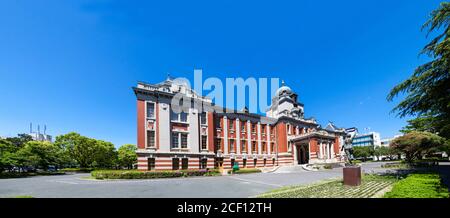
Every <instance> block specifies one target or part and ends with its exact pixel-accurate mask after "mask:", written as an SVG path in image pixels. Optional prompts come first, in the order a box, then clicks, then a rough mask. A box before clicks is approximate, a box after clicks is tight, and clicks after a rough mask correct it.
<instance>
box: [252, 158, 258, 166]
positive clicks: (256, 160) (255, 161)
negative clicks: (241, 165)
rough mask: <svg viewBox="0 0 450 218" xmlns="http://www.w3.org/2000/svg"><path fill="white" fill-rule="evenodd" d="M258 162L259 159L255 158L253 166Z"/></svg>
mask: <svg viewBox="0 0 450 218" xmlns="http://www.w3.org/2000/svg"><path fill="white" fill-rule="evenodd" d="M257 162H258V159H253V166H254V167H256V164H257Z"/></svg>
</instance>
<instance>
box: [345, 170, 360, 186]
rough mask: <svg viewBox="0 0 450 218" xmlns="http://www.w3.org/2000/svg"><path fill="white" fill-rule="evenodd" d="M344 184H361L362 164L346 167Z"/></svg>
mask: <svg viewBox="0 0 450 218" xmlns="http://www.w3.org/2000/svg"><path fill="white" fill-rule="evenodd" d="M344 185H349V186H358V185H361V167H360V166H347V167H344Z"/></svg>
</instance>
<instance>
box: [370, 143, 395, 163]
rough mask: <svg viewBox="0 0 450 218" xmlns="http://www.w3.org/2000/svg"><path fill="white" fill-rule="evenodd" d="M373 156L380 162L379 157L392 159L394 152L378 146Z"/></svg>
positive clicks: (388, 148)
mask: <svg viewBox="0 0 450 218" xmlns="http://www.w3.org/2000/svg"><path fill="white" fill-rule="evenodd" d="M373 155H374V156H375V157H377V160H380V157H382V156H385V157H388V158H389V159H393V157H394V155H395V151H394V150H393V149H392V148H390V147H384V146H380V147H376V148H374V150H373Z"/></svg>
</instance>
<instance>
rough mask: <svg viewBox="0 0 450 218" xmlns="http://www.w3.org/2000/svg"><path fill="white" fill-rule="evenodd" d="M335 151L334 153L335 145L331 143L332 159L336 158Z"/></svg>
mask: <svg viewBox="0 0 450 218" xmlns="http://www.w3.org/2000/svg"><path fill="white" fill-rule="evenodd" d="M334 155H335V151H334V143H331V158H334Z"/></svg>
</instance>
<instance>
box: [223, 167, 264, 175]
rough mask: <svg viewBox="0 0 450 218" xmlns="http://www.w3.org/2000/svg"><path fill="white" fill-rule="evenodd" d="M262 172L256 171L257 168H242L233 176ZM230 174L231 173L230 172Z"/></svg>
mask: <svg viewBox="0 0 450 218" xmlns="http://www.w3.org/2000/svg"><path fill="white" fill-rule="evenodd" d="M260 172H261V170H260V169H256V168H240V169H239V170H236V171H234V172H233V174H247V173H260ZM228 173H229V174H230V173H231V171H228Z"/></svg>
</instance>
